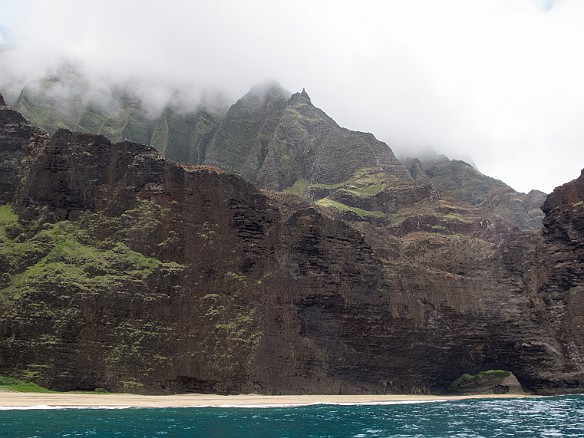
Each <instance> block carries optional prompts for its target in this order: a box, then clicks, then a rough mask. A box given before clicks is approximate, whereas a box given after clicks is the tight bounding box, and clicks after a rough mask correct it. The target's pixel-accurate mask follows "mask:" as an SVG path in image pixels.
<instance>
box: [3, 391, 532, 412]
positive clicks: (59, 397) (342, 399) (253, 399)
mask: <svg viewBox="0 0 584 438" xmlns="http://www.w3.org/2000/svg"><path fill="white" fill-rule="evenodd" d="M511 397H521V396H518V395H473V396H437V395H436V396H435V395H282V396H280V395H278V396H265V395H257V394H245V395H228V396H224V395H215V394H180V395H159V396H152V395H136V394H78V393H44V394H43V393H41V394H37V393H21V392H20V393H19V392H0V407H33V406H35V407H40V406H46V407H57V406H59V407H96V406H100V407H102V406H103V407H111V408H113V407H141V408H163V407H201V406H248V407H249V406H280V405H282V406H294V405H310V404H316V403H341V404H359V403H365V404H385V403H387V404H389V403H415V402H431V401H446V400H463V399H468V398H511Z"/></svg>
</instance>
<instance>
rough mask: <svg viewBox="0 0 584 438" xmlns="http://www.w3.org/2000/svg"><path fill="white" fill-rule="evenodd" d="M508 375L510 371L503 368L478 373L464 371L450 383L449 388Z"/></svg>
mask: <svg viewBox="0 0 584 438" xmlns="http://www.w3.org/2000/svg"><path fill="white" fill-rule="evenodd" d="M510 375H511V372H510V371H505V370H487V371H481V372H480V373H478V374H468V373H464V374H463V375H461V376H460V377H459V378H458V379H456V380H455V381H454V382H452V383H451V384H450V389H458V388H461V387H464V386H467V385H471V384H476V383H482V382H485V381H487V380H491V379H505V378H507V377H509V376H510Z"/></svg>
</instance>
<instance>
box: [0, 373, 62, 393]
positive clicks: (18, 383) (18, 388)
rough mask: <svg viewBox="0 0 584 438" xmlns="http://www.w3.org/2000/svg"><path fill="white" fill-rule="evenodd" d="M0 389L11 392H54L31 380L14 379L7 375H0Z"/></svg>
mask: <svg viewBox="0 0 584 438" xmlns="http://www.w3.org/2000/svg"><path fill="white" fill-rule="evenodd" d="M0 391H11V392H54V391H51V390H49V389H46V388H43V387H42V386H39V385H37V384H36V383H33V382H28V381H26V380H19V379H15V378H14V377H9V376H0Z"/></svg>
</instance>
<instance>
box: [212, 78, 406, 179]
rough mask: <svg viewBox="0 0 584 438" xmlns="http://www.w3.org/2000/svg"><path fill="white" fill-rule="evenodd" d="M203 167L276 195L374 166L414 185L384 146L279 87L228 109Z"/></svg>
mask: <svg viewBox="0 0 584 438" xmlns="http://www.w3.org/2000/svg"><path fill="white" fill-rule="evenodd" d="M204 163H205V164H210V165H215V166H218V167H221V168H223V169H227V170H229V171H232V172H236V173H239V174H241V175H242V176H243V177H244V178H246V179H247V180H248V181H251V182H253V183H255V184H257V185H258V186H260V187H263V188H269V189H273V190H283V189H285V188H287V187H290V186H292V185H293V184H294V183H295V182H296V181H299V180H305V181H309V182H310V183H314V184H335V183H340V182H344V181H346V180H348V179H350V178H351V177H352V176H353V174H354V173H355V172H356V171H357V170H359V169H361V168H363V167H373V166H375V167H377V168H379V169H383V170H384V171H386V172H387V173H388V174H389V175H391V176H393V177H394V178H395V179H397V180H398V181H400V182H403V181H406V182H410V181H411V178H410V176H409V173H408V172H407V169H406V168H405V166H403V165H402V164H401V163H400V162H399V161H398V160H397V159H396V158H395V156H394V155H393V152H392V151H391V149H390V148H389V147H388V146H387V145H386V144H385V143H383V142H380V141H379V140H377V139H375V137H374V136H373V135H371V134H365V133H362V132H355V131H350V130H348V129H344V128H341V127H340V126H338V125H337V124H336V123H335V122H334V121H333V120H332V119H331V118H330V117H329V116H327V115H326V114H325V113H324V112H323V111H321V110H320V109H318V108H316V107H315V106H314V105H313V104H312V102H311V100H310V97H309V96H308V94H307V93H306V91H305V90H303V91H302V92H301V93H296V94H293V95H292V96H291V97H290V93H289V92H287V91H285V90H283V89H282V88H281V87H280V86H279V85H278V84H263V85H262V86H261V87H254V88H252V90H251V91H250V92H249V93H248V94H246V95H245V96H244V97H243V98H241V99H240V100H239V101H238V102H237V103H236V104H235V105H233V106H232V107H231V108H230V109H229V111H228V112H227V115H226V116H225V118H224V119H223V121H222V122H221V124H220V125H219V128H218V130H217V133H216V134H215V136H214V138H213V141H212V142H211V144H210V146H209V148H208V151H207V154H206V156H205V160H204Z"/></svg>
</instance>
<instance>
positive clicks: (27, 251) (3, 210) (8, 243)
mask: <svg viewBox="0 0 584 438" xmlns="http://www.w3.org/2000/svg"><path fill="white" fill-rule="evenodd" d="M94 219H95V218H94ZM102 222H106V221H102ZM81 225H82V222H68V221H62V222H57V223H54V224H51V223H45V224H38V223H37V224H34V226H32V227H31V229H29V230H27V229H25V227H23V226H22V225H20V224H19V223H18V217H17V215H16V214H15V213H14V211H13V210H12V209H11V207H10V206H6V205H5V206H1V207H0V244H1V246H0V263H1V264H2V266H3V267H5V269H3V272H5V274H4V276H3V277H2V278H1V279H0V299H2V300H3V301H5V300H10V299H11V298H12V297H15V296H19V295H21V294H23V293H26V292H27V291H29V290H31V289H35V288H36V287H39V285H41V284H43V283H50V284H67V285H70V286H74V287H75V288H76V289H78V290H81V291H87V292H89V291H91V290H93V289H94V288H95V287H97V288H100V287H108V286H111V285H113V284H117V283H127V282H141V281H144V280H145V279H146V278H147V277H148V276H150V275H151V274H152V273H153V272H154V271H155V270H156V269H158V268H163V269H170V270H175V269H178V268H180V266H179V265H177V264H176V263H168V262H167V263H163V262H161V261H160V260H157V259H155V258H152V257H146V256H145V255H143V254H141V253H139V252H137V251H134V250H132V249H130V248H129V247H128V246H127V245H126V243H124V242H122V241H117V242H113V241H98V240H96V239H95V237H93V236H91V235H90V232H88V229H87V228H83V227H82V226H81Z"/></svg>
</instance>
